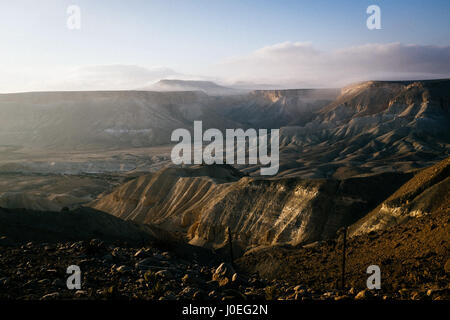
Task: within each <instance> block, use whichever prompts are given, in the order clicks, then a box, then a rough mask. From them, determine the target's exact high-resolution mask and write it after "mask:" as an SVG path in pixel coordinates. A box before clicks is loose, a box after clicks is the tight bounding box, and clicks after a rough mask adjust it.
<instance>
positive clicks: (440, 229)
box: [237, 208, 450, 300]
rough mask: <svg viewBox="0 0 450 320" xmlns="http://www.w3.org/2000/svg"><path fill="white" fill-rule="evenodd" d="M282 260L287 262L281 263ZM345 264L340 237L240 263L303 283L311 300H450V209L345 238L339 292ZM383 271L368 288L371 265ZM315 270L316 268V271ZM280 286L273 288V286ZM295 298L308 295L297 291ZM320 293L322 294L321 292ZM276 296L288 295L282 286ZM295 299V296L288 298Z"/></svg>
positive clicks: (272, 250)
mask: <svg viewBox="0 0 450 320" xmlns="http://www.w3.org/2000/svg"><path fill="white" fill-rule="evenodd" d="M280 261H283V263H280ZM341 264H342V236H341V238H340V239H336V240H328V241H323V242H319V243H313V244H310V245H307V246H305V247H289V246H278V247H268V248H261V249H259V250H254V251H253V252H248V253H247V254H246V255H245V256H243V257H242V258H240V259H239V260H238V261H237V265H238V267H240V270H243V271H244V272H251V273H258V274H259V275H260V276H262V277H264V278H268V279H271V280H272V281H274V282H275V283H278V282H277V280H278V281H280V280H282V281H287V282H288V283H290V284H294V283H300V284H304V289H305V290H306V293H307V292H308V289H306V288H309V291H310V292H311V291H314V292H316V293H315V294H313V295H312V297H313V298H324V295H325V297H326V298H328V297H334V298H335V299H347V298H357V299H359V298H364V299H367V298H381V299H402V300H431V299H433V300H449V299H450V281H449V276H450V215H449V210H448V208H445V209H444V210H442V211H439V212H436V213H434V214H432V215H426V216H422V217H418V218H410V220H409V221H407V222H404V223H401V224H399V225H396V226H394V227H391V228H389V229H387V230H384V231H379V232H371V233H369V234H366V235H361V236H355V237H352V238H350V239H348V241H347V254H346V288H348V289H349V290H348V291H347V290H345V292H339V290H337V289H336V288H340V281H341V270H342V269H341ZM370 265H377V266H379V267H380V270H381V290H376V291H370V290H367V289H366V290H364V289H365V288H366V281H367V278H368V277H369V276H370V275H369V274H367V267H368V266H370ZM312 270H313V271H312ZM275 289H277V288H274V290H275ZM298 293H301V294H300V295H296V298H297V299H304V298H306V299H308V298H310V297H311V295H309V296H308V295H306V297H305V296H304V294H305V291H302V290H301V291H299V292H298ZM320 294H322V295H320ZM277 295H281V296H284V294H283V290H282V291H281V292H279V293H278V294H277ZM288 297H290V298H292V297H293V296H292V295H291V296H288Z"/></svg>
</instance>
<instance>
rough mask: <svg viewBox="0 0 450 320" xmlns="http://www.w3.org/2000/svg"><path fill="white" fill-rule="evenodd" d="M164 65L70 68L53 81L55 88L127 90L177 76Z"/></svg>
mask: <svg viewBox="0 0 450 320" xmlns="http://www.w3.org/2000/svg"><path fill="white" fill-rule="evenodd" d="M177 75H178V73H177V72H175V71H173V70H172V69H169V68H165V67H153V68H145V67H141V66H135V65H100V66H85V67H80V68H76V69H73V70H71V71H70V72H69V73H68V74H67V75H66V76H65V77H63V78H62V79H60V80H59V81H58V83H55V86H56V87H57V88H55V89H56V90H127V89H131V90H132V89H137V88H139V87H142V86H145V85H148V84H150V83H153V82H155V81H157V80H159V79H161V78H170V77H174V76H177Z"/></svg>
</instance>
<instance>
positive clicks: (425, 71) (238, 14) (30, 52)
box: [0, 0, 450, 92]
mask: <svg viewBox="0 0 450 320" xmlns="http://www.w3.org/2000/svg"><path fill="white" fill-rule="evenodd" d="M71 5H76V6H77V7H78V8H79V9H80V19H79V21H80V29H74V30H71V29H69V28H68V27H67V20H68V19H69V18H70V16H71V14H70V13H68V12H67V9H68V7H69V6H71ZM370 5H377V6H379V8H380V10H381V19H380V20H381V29H375V30H369V29H368V28H367V25H366V20H367V18H368V17H369V16H370V14H368V13H367V12H366V9H367V7H369V6H370ZM0 39H1V47H0V92H20V91H49V90H122V89H136V88H142V87H145V86H148V85H150V84H151V83H154V82H155V81H157V80H159V79H163V78H169V79H170V78H177V79H201V80H212V81H216V82H218V83H220V84H225V85H233V84H236V83H240V84H249V85H254V86H257V85H263V84H264V85H269V86H270V85H273V86H279V87H286V88H288V87H338V86H343V85H346V84H348V83H351V82H356V81H362V80H392V79H419V78H423V79H424V78H444V77H449V76H450V1H447V0H445V1H444V0H442V1H439V0H437V1H421V0H408V1H404V0H395V1H394V0H386V1H383V0H369V1H366V0H353V1H349V0H340V1H322V0H315V1H312V0H296V1H294V0H277V1H265V0H173V1H171V0H145V1H144V0H142V1H140V0H127V1H119V0H107V1H106V0H103V1H101V0H70V1H66V0H40V1H35V0H15V1H5V0H0Z"/></svg>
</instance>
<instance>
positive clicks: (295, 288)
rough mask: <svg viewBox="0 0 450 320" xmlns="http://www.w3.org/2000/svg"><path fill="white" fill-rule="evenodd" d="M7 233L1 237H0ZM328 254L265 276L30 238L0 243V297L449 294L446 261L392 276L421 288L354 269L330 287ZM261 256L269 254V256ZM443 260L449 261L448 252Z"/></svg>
mask: <svg viewBox="0 0 450 320" xmlns="http://www.w3.org/2000/svg"><path fill="white" fill-rule="evenodd" d="M6 240H7V239H4V238H3V239H2V241H3V243H5V241H6ZM304 250H309V251H310V254H308V253H305V252H306V251H304V252H303V253H304V255H303V256H304V257H305V258H306V259H310V264H306V265H304V266H303V267H300V268H299V269H300V270H301V269H302V268H306V267H308V268H311V267H313V266H312V265H311V263H316V262H317V261H316V257H317V254H318V253H320V252H321V250H322V249H320V250H318V249H315V248H314V247H312V248H309V249H304ZM322 251H323V250H322ZM279 252H280V255H284V259H285V261H286V262H287V263H300V262H299V261H293V260H292V259H293V257H288V256H287V255H286V253H285V252H284V251H283V250H279ZM349 256H350V257H351V254H350V255H349ZM423 256H424V257H423V258H422V259H427V257H428V258H430V253H429V252H428V251H425V252H424V253H423ZM431 256H432V255H431ZM280 257H281V256H277V258H280ZM326 259H327V258H326V257H325V256H324V255H322V258H321V261H323V263H322V266H323V267H322V268H321V267H319V266H318V265H315V266H314V267H315V268H316V269H315V271H314V272H312V273H310V277H309V278H308V277H303V278H301V277H299V274H300V272H299V274H295V273H294V272H292V270H291V273H290V274H286V275H285V276H284V277H283V278H284V279H275V278H276V277H273V275H269V274H268V277H266V278H271V280H267V279H262V278H261V277H260V276H259V275H258V274H256V273H255V274H253V275H252V276H247V275H245V274H244V272H242V271H241V272H236V271H235V269H234V268H233V266H231V265H230V264H229V263H224V262H222V263H221V262H220V260H217V257H215V256H211V260H210V261H207V260H208V259H206V260H205V256H203V257H198V259H197V255H196V254H195V253H194V254H193V256H192V257H191V259H186V256H184V257H182V256H180V255H178V254H176V253H173V252H169V251H164V249H163V248H158V247H155V246H145V247H130V246H128V245H127V244H125V243H122V244H120V243H116V244H105V243H104V242H102V241H100V240H97V239H93V240H91V241H80V242H66V243H55V244H51V243H31V242H30V243H27V244H24V245H21V246H0V266H1V268H0V300H8V299H20V300H22V299H23V300H61V299H82V300H84V299H87V300H102V299H126V300H129V299H139V300H158V299H159V300H186V299H187V300H232V299H239V300H264V299H267V300H272V299H279V300H285V299H288V300H349V299H357V300H358V299H380V300H381V299H384V300H386V299H428V300H443V299H445V300H447V299H449V297H450V296H449V287H448V277H446V276H445V271H444V268H441V269H442V272H440V271H439V272H436V270H435V269H434V268H433V265H432V264H430V265H429V267H427V268H425V269H420V268H419V270H418V268H415V269H414V268H413V267H412V269H411V272H410V273H408V272H406V273H404V274H403V275H401V274H397V278H396V280H397V281H400V280H401V279H403V280H406V279H407V278H408V277H411V276H412V275H413V276H417V275H418V274H419V277H420V274H422V275H423V276H422V278H421V280H420V281H422V286H420V289H419V288H416V289H415V290H411V289H409V288H406V286H405V285H404V283H402V282H401V281H400V284H399V287H398V288H395V290H392V286H391V285H389V288H388V289H382V290H367V289H363V288H361V286H360V283H358V281H356V282H355V274H352V275H351V276H350V277H349V287H348V288H347V289H346V290H344V291H341V290H336V289H335V283H334V282H333V279H335V278H337V273H336V272H337V271H338V270H332V269H330V273H329V274H328V276H325V277H323V276H321V274H322V272H323V270H322V269H323V268H326V266H327V264H326V262H325V261H326ZM330 259H332V258H330ZM241 260H242V259H241ZM267 262H269V263H270V262H273V260H270V259H267ZM303 262H304V261H303ZM240 263H241V264H242V261H240ZM408 263H409V262H408ZM284 264H285V263H283V265H284ZM69 265H78V266H79V267H80V268H81V272H82V285H81V286H82V287H81V289H80V290H76V289H74V290H69V289H67V286H66V279H67V278H68V277H69V274H66V269H67V267H68V266H69ZM405 265H406V266H407V267H411V266H410V265H409V264H405ZM291 266H292V265H291ZM297 266H300V265H299V264H297ZM353 267H354V264H352V263H350V270H349V273H351V272H354V270H353ZM247 268H248V265H247ZM439 268H440V266H439ZM445 268H446V270H447V269H450V262H449V261H448V260H447V263H446V264H445ZM240 270H243V269H242V268H241V269H240ZM382 270H383V269H382ZM417 271H418V272H417ZM448 271H450V270H447V272H448ZM260 273H262V272H260ZM411 274H412V275H411ZM356 276H357V275H356ZM361 279H363V280H365V279H366V276H365V275H362V276H361ZM430 279H432V280H430ZM359 282H361V281H359ZM402 285H403V287H402Z"/></svg>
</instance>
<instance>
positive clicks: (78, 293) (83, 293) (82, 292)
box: [74, 290, 88, 298]
mask: <svg viewBox="0 0 450 320" xmlns="http://www.w3.org/2000/svg"><path fill="white" fill-rule="evenodd" d="M87 295H88V293H87V291H85V290H77V291H75V294H74V296H75V297H77V298H81V297H86V296H87Z"/></svg>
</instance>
